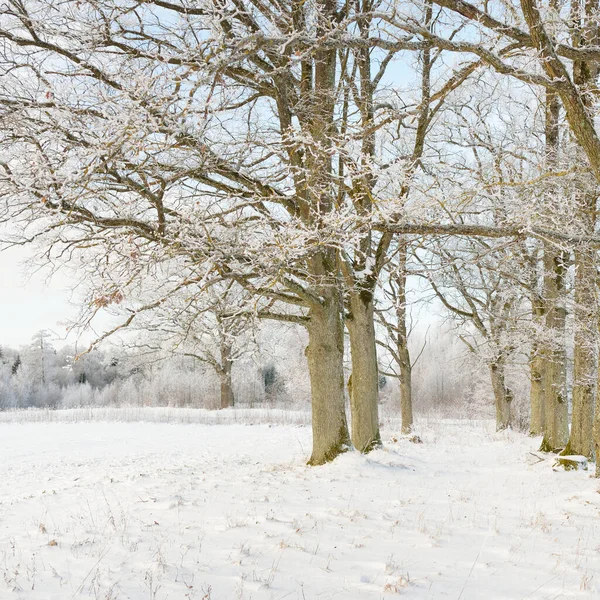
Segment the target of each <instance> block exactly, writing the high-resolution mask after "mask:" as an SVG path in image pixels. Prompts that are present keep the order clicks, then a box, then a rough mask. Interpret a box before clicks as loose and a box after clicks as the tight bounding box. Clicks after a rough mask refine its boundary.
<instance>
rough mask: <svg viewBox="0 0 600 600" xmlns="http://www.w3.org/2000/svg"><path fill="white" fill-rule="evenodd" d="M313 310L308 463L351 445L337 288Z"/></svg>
mask: <svg viewBox="0 0 600 600" xmlns="http://www.w3.org/2000/svg"><path fill="white" fill-rule="evenodd" d="M323 300H324V302H323V303H322V304H314V305H313V306H312V307H311V309H310V315H309V323H308V326H307V328H308V347H307V349H306V356H307V358H308V370H309V373H310V388H311V396H312V433H313V450H312V455H311V457H310V460H309V461H308V464H310V465H322V464H324V463H326V462H329V461H331V460H333V459H334V458H335V457H336V456H338V455H339V454H341V453H342V452H345V451H346V450H348V448H349V447H350V445H351V442H350V436H349V435H348V424H347V421H346V411H345V397H344V325H343V322H342V318H341V311H340V308H341V303H340V301H339V299H338V293H337V290H333V289H332V290H329V292H328V293H327V295H325V297H324V298H323Z"/></svg>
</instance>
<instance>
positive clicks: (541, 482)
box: [0, 421, 600, 600]
mask: <svg viewBox="0 0 600 600" xmlns="http://www.w3.org/2000/svg"><path fill="white" fill-rule="evenodd" d="M393 434H394V431H392V430H391V429H388V430H387V431H386V432H385V435H386V439H388V440H390V439H391V438H392V436H393ZM420 435H421V437H422V438H423V440H424V443H423V444H413V443H410V442H409V441H408V440H407V439H403V438H399V439H398V440H397V441H395V442H388V443H386V445H385V448H384V449H383V450H378V451H376V452H374V453H372V454H371V455H369V456H368V457H365V456H361V455H359V454H356V453H348V454H346V455H344V456H342V457H340V458H339V459H338V460H336V461H335V462H334V463H333V464H330V465H327V466H324V467H320V468H309V467H306V466H305V464H304V462H305V460H306V458H307V455H308V453H309V449H310V428H307V427H298V426H290V425H285V426H277V427H270V426H267V425H255V426H252V427H251V426H244V425H240V424H229V425H197V424H195V425H182V424H157V423H116V422H110V423H101V422H91V423H85V422H80V423H16V422H12V423H1V424H0V451H1V456H2V461H1V462H0V598H2V599H7V600H9V599H13V598H14V599H27V600H70V599H72V600H76V599H77V600H79V599H83V598H92V599H98V600H117V599H119V600H125V599H131V600H167V599H169V600H186V599H190V600H191V599H196V600H235V599H238V598H239V599H242V598H245V599H250V598H252V599H254V600H261V599H269V600H270V599H273V600H283V599H286V598H287V599H289V600H296V599H297V600H317V599H329V598H331V599H334V598H336V599H337V598H339V599H343V600H348V599H354V598H356V599H380V598H386V599H387V598H394V597H405V598H419V599H425V598H427V599H434V598H440V599H441V598H452V599H454V600H458V599H460V600H469V599H470V600H479V599H486V600H487V599H502V598H505V599H511V600H514V599H518V598H528V599H529V598H531V599H542V598H547V599H551V598H552V599H560V598H598V597H600V520H599V516H600V495H599V494H598V493H597V492H598V482H597V481H596V480H594V479H592V478H591V477H590V475H589V473H586V472H581V471H579V472H568V473H566V472H553V471H552V468H551V465H552V460H551V459H550V458H547V459H545V460H541V461H540V460H538V458H537V457H536V456H535V455H534V454H532V452H533V453H535V448H536V447H537V445H538V443H539V440H532V439H530V438H527V437H526V436H523V435H521V434H517V433H511V432H507V433H501V434H496V433H494V432H493V426H492V424H489V423H482V422H468V421H454V422H451V421H429V422H428V423H425V424H424V425H422V428H421V431H420Z"/></svg>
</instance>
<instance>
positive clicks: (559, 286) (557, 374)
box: [541, 244, 569, 452]
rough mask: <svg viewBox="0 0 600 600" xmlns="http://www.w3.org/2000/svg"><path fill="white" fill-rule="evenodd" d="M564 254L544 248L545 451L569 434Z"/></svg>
mask: <svg viewBox="0 0 600 600" xmlns="http://www.w3.org/2000/svg"><path fill="white" fill-rule="evenodd" d="M567 258H568V256H566V255H563V254H562V253H559V254H558V255H557V254H556V251H555V250H554V249H553V248H552V247H550V245H549V244H547V245H546V247H545V248H544V297H545V300H546V305H547V311H546V328H547V330H548V333H549V334H550V336H551V340H550V342H549V344H548V345H547V346H546V347H544V349H543V352H542V356H543V357H544V361H545V365H544V368H543V371H542V375H543V378H542V379H543V381H542V385H543V386H544V414H545V424H544V439H543V441H542V446H541V450H543V451H546V452H553V451H556V450H559V449H562V448H564V447H565V445H566V443H567V439H568V437H569V421H568V401H567V372H566V360H567V357H566V351H565V321H566V311H565V308H564V300H565V298H564V285H565V284H564V278H565V271H566V267H565V263H566V260H567Z"/></svg>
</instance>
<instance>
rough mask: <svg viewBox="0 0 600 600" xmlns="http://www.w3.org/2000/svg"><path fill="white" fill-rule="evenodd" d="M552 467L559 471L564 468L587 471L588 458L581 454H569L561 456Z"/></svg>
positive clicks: (566, 469)
mask: <svg viewBox="0 0 600 600" xmlns="http://www.w3.org/2000/svg"><path fill="white" fill-rule="evenodd" d="M552 468H553V469H554V470H555V471H557V470H558V469H560V468H562V469H564V470H565V471H587V470H588V459H587V458H586V457H585V456H580V455H579V454H571V455H567V456H559V457H558V458H557V459H556V460H555V461H554V464H553V465H552Z"/></svg>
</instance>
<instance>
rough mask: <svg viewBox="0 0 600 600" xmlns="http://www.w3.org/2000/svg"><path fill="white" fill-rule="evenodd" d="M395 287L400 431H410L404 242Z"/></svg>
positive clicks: (410, 369) (411, 410)
mask: <svg viewBox="0 0 600 600" xmlns="http://www.w3.org/2000/svg"><path fill="white" fill-rule="evenodd" d="M395 280H396V281H395V283H396V288H397V292H396V293H397V300H396V323H397V328H398V330H397V337H396V350H397V352H398V359H399V361H398V362H399V364H398V368H399V375H400V414H401V416H402V433H410V432H411V431H412V427H413V408H412V365H411V362H410V352H409V350H408V332H407V330H406V242H401V245H400V249H399V252H398V272H397V274H396V276H395Z"/></svg>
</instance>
